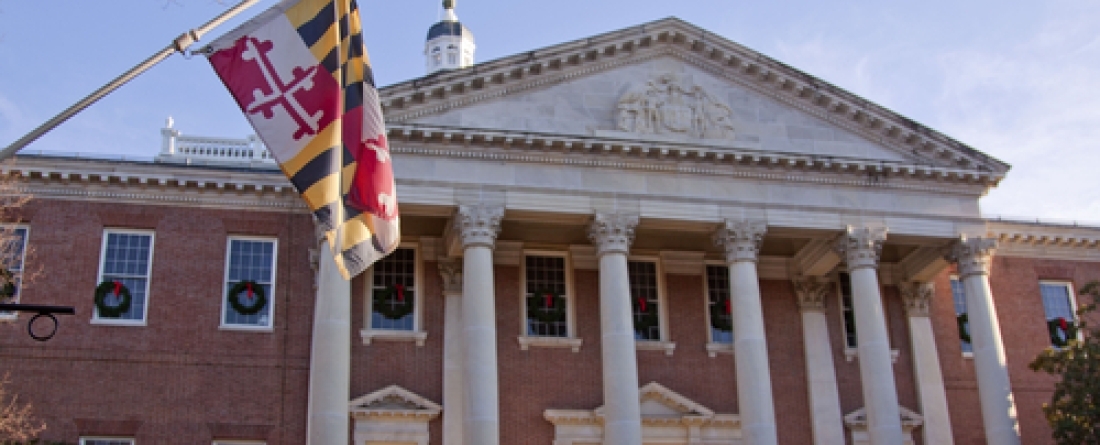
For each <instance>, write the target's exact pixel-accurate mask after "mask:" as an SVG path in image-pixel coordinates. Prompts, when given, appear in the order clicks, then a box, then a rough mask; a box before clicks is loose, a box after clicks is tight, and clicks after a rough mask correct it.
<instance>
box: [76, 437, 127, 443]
mask: <svg viewBox="0 0 1100 445" xmlns="http://www.w3.org/2000/svg"><path fill="white" fill-rule="evenodd" d="M80 445H134V439H124V438H119V437H81V438H80Z"/></svg>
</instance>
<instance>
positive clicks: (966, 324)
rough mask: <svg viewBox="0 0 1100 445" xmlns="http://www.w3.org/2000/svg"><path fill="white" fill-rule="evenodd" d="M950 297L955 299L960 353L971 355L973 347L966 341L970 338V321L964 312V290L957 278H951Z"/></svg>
mask: <svg viewBox="0 0 1100 445" xmlns="http://www.w3.org/2000/svg"><path fill="white" fill-rule="evenodd" d="M951 296H952V298H954V299H955V320H956V321H957V323H958V326H959V343H960V345H961V346H962V352H963V353H964V354H965V353H973V352H974V345H972V344H970V341H969V340H967V339H968V338H970V320H969V316H968V315H967V312H966V288H964V287H963V284H962V281H959V278H958V277H951Z"/></svg>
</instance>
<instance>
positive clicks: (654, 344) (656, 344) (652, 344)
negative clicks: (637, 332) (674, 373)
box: [627, 255, 676, 356]
mask: <svg viewBox="0 0 1100 445" xmlns="http://www.w3.org/2000/svg"><path fill="white" fill-rule="evenodd" d="M631 261H633V262H647V263H653V264H655V265H656V268H655V269H656V271H655V273H656V274H657V310H658V311H660V313H659V314H658V317H657V319H658V321H659V322H660V324H661V326H660V327H659V329H658V332H659V333H660V334H661V338H660V339H658V340H634V346H635V348H636V349H637V350H639V351H664V352H665V354H666V355H669V356H671V355H672V354H673V352H675V351H676V343H675V342H673V341H671V340H669V329H668V292H666V291H665V268H664V263H663V261H662V260H661V257H659V256H656V255H630V256H628V257H627V262H628V263H629V262H631ZM629 274H630V268H629V267H627V280H628V282H629V279H630V278H629ZM630 298H631V299H633V298H634V296H633V295H631V296H630ZM633 322H634V320H633V314H631V326H632V329H633Z"/></svg>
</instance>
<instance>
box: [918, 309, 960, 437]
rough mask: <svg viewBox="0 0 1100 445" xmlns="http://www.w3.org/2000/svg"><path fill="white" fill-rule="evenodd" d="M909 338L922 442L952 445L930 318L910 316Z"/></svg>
mask: <svg viewBox="0 0 1100 445" xmlns="http://www.w3.org/2000/svg"><path fill="white" fill-rule="evenodd" d="M909 337H910V339H912V343H913V374H914V375H915V376H916V380H917V393H918V394H919V397H920V408H921V414H922V415H923V416H924V427H923V428H922V431H923V435H924V443H925V445H953V444H954V443H955V439H954V437H953V436H952V435H951V416H950V415H948V413H947V393H946V392H945V391H944V386H943V372H942V371H941V370H940V356H939V353H938V352H937V351H936V336H935V333H933V332H932V320H931V319H929V318H928V317H927V316H912V315H910V316H909Z"/></svg>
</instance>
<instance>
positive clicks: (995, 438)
mask: <svg viewBox="0 0 1100 445" xmlns="http://www.w3.org/2000/svg"><path fill="white" fill-rule="evenodd" d="M996 248H997V241H995V240H992V239H988V238H970V239H967V238H962V239H960V240H959V242H958V243H956V244H955V245H954V246H952V249H951V252H950V253H949V254H948V260H949V261H952V262H958V264H959V278H960V279H962V282H963V287H964V288H965V289H966V312H967V314H968V317H969V320H970V343H971V344H972V345H973V347H974V370H975V371H976V373H977V375H978V397H979V399H980V400H981V404H982V422H983V424H984V425H985V439H986V443H988V444H990V445H1019V443H1020V429H1019V425H1018V424H1017V423H1016V402H1015V401H1014V400H1013V398H1012V384H1011V382H1010V381H1009V380H1008V367H1007V360H1006V359H1005V348H1004V344H1002V343H1001V326H1000V323H998V322H997V310H996V309H995V308H994V307H993V292H991V291H990V289H989V264H990V262H991V261H992V259H993V252H994V250H995V249H996Z"/></svg>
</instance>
